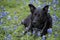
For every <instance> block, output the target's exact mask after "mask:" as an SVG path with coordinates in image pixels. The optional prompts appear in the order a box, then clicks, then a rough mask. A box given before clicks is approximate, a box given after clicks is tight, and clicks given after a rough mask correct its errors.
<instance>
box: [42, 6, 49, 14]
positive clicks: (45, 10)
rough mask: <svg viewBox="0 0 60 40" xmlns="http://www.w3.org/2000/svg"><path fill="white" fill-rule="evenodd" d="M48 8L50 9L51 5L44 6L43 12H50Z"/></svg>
mask: <svg viewBox="0 0 60 40" xmlns="http://www.w3.org/2000/svg"><path fill="white" fill-rule="evenodd" d="M48 8H49V5H46V6H44V7H43V11H44V12H46V13H47V12H48Z"/></svg>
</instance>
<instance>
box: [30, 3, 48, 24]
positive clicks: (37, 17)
mask: <svg viewBox="0 0 60 40" xmlns="http://www.w3.org/2000/svg"><path fill="white" fill-rule="evenodd" d="M29 8H30V11H31V14H32V18H33V21H32V22H33V24H39V21H41V18H42V17H43V16H44V14H47V12H48V8H49V5H46V6H44V7H43V8H39V7H38V8H36V7H35V6H34V5H32V4H29Z"/></svg>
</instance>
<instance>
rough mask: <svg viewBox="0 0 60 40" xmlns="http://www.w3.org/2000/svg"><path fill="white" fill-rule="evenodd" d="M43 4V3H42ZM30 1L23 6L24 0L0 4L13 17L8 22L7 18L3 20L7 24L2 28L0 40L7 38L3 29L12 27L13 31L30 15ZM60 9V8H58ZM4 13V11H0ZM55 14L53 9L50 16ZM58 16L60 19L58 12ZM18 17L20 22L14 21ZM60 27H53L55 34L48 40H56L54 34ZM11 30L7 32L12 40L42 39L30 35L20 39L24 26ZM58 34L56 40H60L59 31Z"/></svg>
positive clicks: (4, 1) (13, 0) (0, 27)
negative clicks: (15, 26)
mask: <svg viewBox="0 0 60 40" xmlns="http://www.w3.org/2000/svg"><path fill="white" fill-rule="evenodd" d="M41 3H42V2H41ZM28 4H29V1H28V0H26V5H24V4H23V2H22V0H19V3H16V0H11V1H10V2H7V0H3V1H1V2H0V5H3V6H4V7H5V8H6V11H8V12H9V14H8V15H10V16H11V17H12V20H11V21H8V20H7V16H6V17H4V18H2V20H3V21H4V22H5V24H3V25H1V26H0V31H1V33H0V40H4V38H5V34H6V33H5V32H6V31H5V30H2V27H4V26H6V28H8V26H10V28H11V30H12V29H13V27H14V25H18V24H19V23H20V22H21V20H22V19H25V18H26V17H27V16H28V15H29V13H30V10H29V7H28ZM34 5H35V6H36V7H37V6H38V5H36V4H35V3H34ZM57 7H60V6H57ZM0 11H2V10H0ZM15 11H16V12H17V13H16V14H14V12H15ZM53 13H54V11H53V10H52V8H51V12H50V14H51V15H52V14H53ZM56 13H57V14H56V15H57V16H58V17H59V18H60V11H59V10H58V11H56ZM15 15H16V16H18V20H17V21H16V20H14V19H13V17H14V16H15ZM58 28H60V27H58V26H54V27H53V34H52V35H51V37H50V38H47V40H54V32H55V29H58ZM11 30H7V33H9V34H11V35H12V40H41V37H35V36H34V35H33V36H29V35H27V34H26V35H24V36H23V37H19V36H20V35H21V32H22V31H23V30H24V26H23V25H19V26H18V28H17V29H16V30H14V31H11ZM57 33H58V34H59V36H58V37H56V40H60V30H58V31H57Z"/></svg>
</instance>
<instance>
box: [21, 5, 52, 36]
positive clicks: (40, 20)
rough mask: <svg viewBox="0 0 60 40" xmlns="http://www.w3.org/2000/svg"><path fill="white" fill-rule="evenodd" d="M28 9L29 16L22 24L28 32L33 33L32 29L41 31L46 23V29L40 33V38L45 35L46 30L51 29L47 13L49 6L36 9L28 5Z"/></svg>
mask: <svg viewBox="0 0 60 40" xmlns="http://www.w3.org/2000/svg"><path fill="white" fill-rule="evenodd" d="M29 8H30V11H31V14H30V15H29V16H28V17H27V18H26V19H24V21H22V24H23V25H24V26H25V27H28V28H29V31H31V32H33V28H37V30H40V31H41V30H42V29H43V28H44V26H45V23H46V27H45V28H44V30H43V31H42V33H41V36H42V35H46V34H47V29H48V28H52V18H51V16H50V14H49V13H48V8H49V5H46V6H44V7H43V8H36V7H35V6H34V5H32V4H29ZM30 23H31V24H30ZM29 26H30V27H29Z"/></svg>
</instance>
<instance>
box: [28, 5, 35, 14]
mask: <svg viewBox="0 0 60 40" xmlns="http://www.w3.org/2000/svg"><path fill="white" fill-rule="evenodd" d="M29 8H30V11H31V13H33V12H34V11H35V9H36V7H35V6H34V5H32V4H29Z"/></svg>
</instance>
